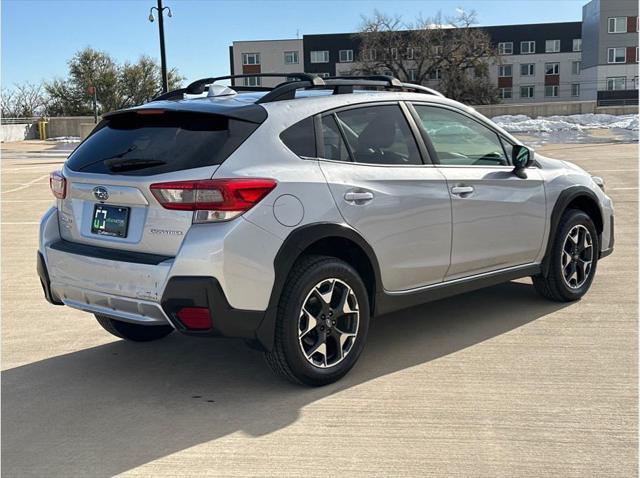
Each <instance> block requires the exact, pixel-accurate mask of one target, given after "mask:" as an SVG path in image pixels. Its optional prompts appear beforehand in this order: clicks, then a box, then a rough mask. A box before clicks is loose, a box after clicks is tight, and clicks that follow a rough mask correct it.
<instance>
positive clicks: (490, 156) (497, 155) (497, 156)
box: [472, 151, 507, 166]
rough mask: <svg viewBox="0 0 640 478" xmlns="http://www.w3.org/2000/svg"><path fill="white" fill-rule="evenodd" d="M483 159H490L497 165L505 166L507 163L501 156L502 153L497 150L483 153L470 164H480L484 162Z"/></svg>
mask: <svg viewBox="0 0 640 478" xmlns="http://www.w3.org/2000/svg"><path fill="white" fill-rule="evenodd" d="M485 161H490V162H494V163H497V164H498V165H499V166H506V165H507V163H506V161H505V159H504V158H503V156H502V154H500V153H499V152H498V151H494V152H493V153H488V154H485V155H484V156H483V157H481V158H479V159H476V160H475V161H474V162H473V163H472V164H473V165H481V164H484V162H485Z"/></svg>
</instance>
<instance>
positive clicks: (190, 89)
mask: <svg viewBox="0 0 640 478" xmlns="http://www.w3.org/2000/svg"><path fill="white" fill-rule="evenodd" d="M256 76H257V77H261V78H263V77H267V78H295V81H306V82H309V83H310V84H311V85H312V86H315V87H317V86H322V85H324V81H323V80H322V78H320V77H319V76H317V75H314V74H311V73H250V74H242V75H225V76H213V77H210V78H201V79H199V80H196V81H193V82H191V83H189V85H188V86H187V87H186V88H178V89H177V90H173V91H169V92H167V93H163V94H162V95H160V96H157V97H156V98H154V99H152V100H151V101H162V100H176V99H182V98H183V97H184V95H185V94H187V95H200V94H202V93H204V92H205V91H206V90H207V87H208V86H209V85H211V84H213V83H215V82H216V81H221V80H233V79H236V78H255V77H256ZM287 83H291V81H286V82H284V83H280V84H279V85H278V86H281V85H283V84H287ZM233 89H237V90H238V91H241V90H243V91H249V90H250V91H270V90H272V89H273V88H266V87H262V86H255V87H246V86H234V87H233Z"/></svg>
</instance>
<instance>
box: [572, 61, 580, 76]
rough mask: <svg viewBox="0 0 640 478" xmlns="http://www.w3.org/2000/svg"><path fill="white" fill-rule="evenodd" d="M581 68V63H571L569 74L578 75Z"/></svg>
mask: <svg viewBox="0 0 640 478" xmlns="http://www.w3.org/2000/svg"><path fill="white" fill-rule="evenodd" d="M581 68H582V62H581V61H572V62H571V73H572V74H573V75H579V74H580V69H581Z"/></svg>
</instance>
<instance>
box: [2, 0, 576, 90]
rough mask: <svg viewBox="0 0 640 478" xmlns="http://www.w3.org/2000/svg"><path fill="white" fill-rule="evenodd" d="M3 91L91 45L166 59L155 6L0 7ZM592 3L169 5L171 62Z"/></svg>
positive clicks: (199, 72)
mask: <svg viewBox="0 0 640 478" xmlns="http://www.w3.org/2000/svg"><path fill="white" fill-rule="evenodd" d="M0 1H1V2H2V7H1V13H2V25H1V27H2V28H1V29H2V32H1V40H2V45H1V53H2V58H1V62H0V63H1V74H0V81H1V83H2V87H3V88H4V87H11V86H12V85H13V84H15V83H23V82H32V83H38V82H40V81H47V80H51V79H52V78H55V77H64V76H66V72H67V61H68V60H69V59H70V58H71V57H72V56H73V54H74V53H75V52H76V51H78V50H80V49H82V48H84V47H87V46H91V47H93V48H95V49H98V50H103V51H106V52H108V53H109V54H111V55H112V56H113V57H114V58H115V59H116V60H118V61H120V62H123V61H125V60H129V61H135V60H136V59H137V58H138V57H139V56H140V55H143V54H147V55H150V56H152V57H154V58H159V57H160V52H159V43H158V24H157V22H154V23H150V22H149V20H148V16H149V8H150V7H152V6H154V5H155V4H156V0H110V1H106V0H0ZM586 1H587V0H409V1H407V0H396V1H394V0H386V1H378V0H373V1H372V0H340V1H335V0H322V1H316V0H298V1H276V0H273V1H271V0H262V1H257V0H253V1H249V0H164V4H165V6H169V7H170V8H171V10H172V13H173V17H172V18H166V19H165V38H166V45H167V63H168V65H169V67H176V68H178V70H179V72H180V73H181V74H182V75H183V76H185V77H186V78H187V79H188V80H194V79H198V78H202V77H207V76H216V75H225V74H229V51H228V47H229V45H230V44H231V43H232V42H233V41H238V40H264V39H283V38H296V35H298V34H299V35H300V36H302V35H303V34H317V33H343V32H352V31H356V30H357V29H358V25H359V24H360V22H361V16H362V15H371V14H372V13H373V11H374V10H375V9H377V10H379V11H381V12H383V13H388V14H398V15H400V16H402V18H403V19H404V20H406V21H412V20H414V19H416V18H417V17H419V16H422V17H423V18H428V17H431V16H433V15H435V14H436V13H438V12H439V11H440V12H442V14H443V15H444V16H446V15H454V14H455V11H456V8H462V9H465V10H467V11H470V10H475V11H476V12H477V14H478V17H477V18H478V25H480V26H482V25H485V26H488V25H504V24H521V23H545V22H565V21H579V20H580V19H581V16H582V13H581V12H582V5H584V4H585V3H586Z"/></svg>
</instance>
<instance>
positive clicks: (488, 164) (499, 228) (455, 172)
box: [413, 103, 546, 280]
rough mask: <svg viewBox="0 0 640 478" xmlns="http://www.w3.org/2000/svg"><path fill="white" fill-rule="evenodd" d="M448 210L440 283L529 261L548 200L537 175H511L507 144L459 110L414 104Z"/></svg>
mask: <svg viewBox="0 0 640 478" xmlns="http://www.w3.org/2000/svg"><path fill="white" fill-rule="evenodd" d="M413 108H414V111H415V117H416V120H417V122H418V123H419V125H421V126H422V128H423V133H424V134H425V139H426V141H427V144H428V147H429V149H431V150H432V155H433V156H435V158H434V162H436V163H437V168H438V170H439V171H441V172H442V174H443V175H444V176H445V178H446V179H447V184H448V187H449V194H450V197H451V205H452V221H453V237H452V246H451V266H450V268H449V270H448V272H447V274H446V277H445V280H449V279H456V278H460V277H467V276H471V275H475V274H481V273H485V272H489V271H494V270H499V269H504V268H509V267H513V266H518V265H524V264H529V263H531V262H533V261H534V260H535V258H536V256H537V255H538V252H539V251H540V248H541V247H542V241H543V236H544V230H545V209H546V199H545V192H544V185H543V181H542V176H541V175H540V173H539V171H538V170H537V168H535V167H532V168H528V169H527V170H526V178H521V177H518V176H516V175H515V174H513V172H512V171H513V167H512V166H511V159H510V154H511V147H512V144H511V143H510V142H509V141H508V140H507V139H506V138H504V137H503V136H502V135H500V134H499V133H498V131H497V130H494V129H493V128H491V127H490V126H489V125H487V124H485V123H483V122H481V121H480V120H479V119H477V118H475V117H473V116H472V115H470V114H466V113H464V112H462V111H460V110H457V109H454V108H448V107H442V106H435V105H427V104H418V103H415V104H413Z"/></svg>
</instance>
